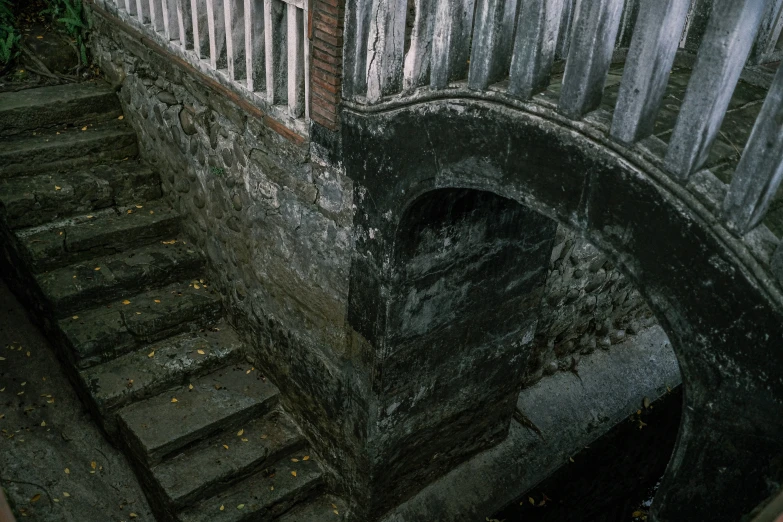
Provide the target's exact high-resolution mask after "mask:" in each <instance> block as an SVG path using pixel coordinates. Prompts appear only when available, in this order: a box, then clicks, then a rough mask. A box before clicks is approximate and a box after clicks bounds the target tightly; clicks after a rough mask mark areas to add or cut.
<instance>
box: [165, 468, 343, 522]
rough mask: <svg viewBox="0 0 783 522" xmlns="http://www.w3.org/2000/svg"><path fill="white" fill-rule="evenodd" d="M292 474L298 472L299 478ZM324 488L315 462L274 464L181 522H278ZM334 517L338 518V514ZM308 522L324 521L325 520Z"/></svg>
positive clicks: (188, 513)
mask: <svg viewBox="0 0 783 522" xmlns="http://www.w3.org/2000/svg"><path fill="white" fill-rule="evenodd" d="M292 472H296V476H294V475H293V474H292ZM322 485H323V476H322V473H321V470H320V469H319V467H318V464H317V463H316V462H314V461H313V459H310V460H306V461H303V460H301V459H299V462H291V460H290V459H288V458H285V459H281V460H279V461H277V462H276V463H274V464H273V465H272V466H270V468H269V469H268V470H267V471H266V472H264V471H261V472H259V473H256V474H255V475H252V476H250V477H248V478H247V479H245V480H243V481H241V482H238V483H237V484H235V485H233V486H232V487H230V488H229V489H227V490H225V491H223V492H222V493H220V494H218V495H215V496H214V497H211V498H207V499H205V500H202V501H201V502H199V503H198V504H195V505H193V506H191V507H189V508H187V509H186V510H184V511H183V512H182V513H180V514H179V517H178V518H179V521H180V522H244V521H250V520H254V521H255V520H275V517H278V516H280V515H282V514H283V513H285V512H287V511H289V510H290V509H291V508H292V507H294V506H296V505H297V504H299V503H300V502H305V501H307V500H308V499H309V498H311V497H313V496H315V495H316V494H317V493H318V491H319V489H320V488H321V487H322ZM221 506H223V509H222V510H221V509H220V508H221ZM332 517H333V518H335V519H337V517H336V516H335V515H334V514H332ZM326 520H330V519H326ZM308 522H322V519H312V520H311V521H308Z"/></svg>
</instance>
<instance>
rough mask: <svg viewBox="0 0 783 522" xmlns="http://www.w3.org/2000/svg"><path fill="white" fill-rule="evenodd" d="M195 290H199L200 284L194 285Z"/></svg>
mask: <svg viewBox="0 0 783 522" xmlns="http://www.w3.org/2000/svg"><path fill="white" fill-rule="evenodd" d="M193 288H195V289H196V290H199V289H200V288H201V287H200V286H199V285H198V284H194V285H193Z"/></svg>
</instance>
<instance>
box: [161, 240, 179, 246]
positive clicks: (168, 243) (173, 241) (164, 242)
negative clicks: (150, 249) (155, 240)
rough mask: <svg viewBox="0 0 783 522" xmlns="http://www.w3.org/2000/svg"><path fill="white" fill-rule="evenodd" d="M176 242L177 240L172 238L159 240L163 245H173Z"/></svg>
mask: <svg viewBox="0 0 783 522" xmlns="http://www.w3.org/2000/svg"><path fill="white" fill-rule="evenodd" d="M176 242H177V240H176V239H172V240H171V241H161V243H163V244H164V245H173V244H174V243H176Z"/></svg>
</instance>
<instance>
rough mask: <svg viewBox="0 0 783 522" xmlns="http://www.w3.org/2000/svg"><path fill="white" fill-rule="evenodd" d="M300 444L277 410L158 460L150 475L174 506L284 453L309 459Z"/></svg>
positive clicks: (176, 508)
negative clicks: (207, 441)
mask: <svg viewBox="0 0 783 522" xmlns="http://www.w3.org/2000/svg"><path fill="white" fill-rule="evenodd" d="M191 393H192V392H191ZM240 430H241V431H240ZM304 447H305V440H304V438H303V437H302V436H301V435H300V434H299V432H298V430H297V429H296V426H295V425H294V423H293V422H292V421H291V420H290V418H289V417H288V416H287V415H285V414H284V413H283V412H282V411H280V410H279V409H276V410H273V411H271V412H270V413H268V414H267V415H265V416H263V417H259V418H257V419H253V420H250V421H249V422H247V423H245V424H242V425H241V427H240V429H239V430H233V429H232V430H224V431H222V432H220V434H219V435H217V436H215V437H213V438H212V439H210V441H209V443H207V444H205V445H203V446H202V447H199V448H194V449H193V450H191V451H188V452H185V453H182V454H180V455H177V456H176V457H174V458H172V459H170V460H167V461H164V462H162V463H161V464H158V465H157V466H155V467H154V468H152V475H153V477H154V478H155V482H156V483H157V484H158V486H159V487H160V491H161V493H162V497H163V500H164V502H165V503H166V505H167V507H168V508H169V510H171V511H179V510H181V509H182V508H184V507H186V506H189V505H192V504H193V503H195V502H197V501H198V500H200V499H203V498H206V497H210V496H212V495H214V494H216V493H218V492H219V491H221V490H223V489H225V488H226V487H227V486H230V485H231V484H233V483H236V482H238V481H239V480H242V479H243V478H245V477H247V476H249V475H251V474H253V473H254V472H256V471H258V470H261V469H264V468H267V469H269V466H271V465H272V464H274V463H275V462H276V461H278V460H281V459H283V457H286V456H287V457H288V459H289V461H290V459H292V458H294V459H298V460H301V459H304V458H308V459H309V458H310V456H309V454H308V452H307V451H304Z"/></svg>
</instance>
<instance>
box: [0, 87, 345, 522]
mask: <svg viewBox="0 0 783 522" xmlns="http://www.w3.org/2000/svg"><path fill="white" fill-rule="evenodd" d="M137 154H138V150H137V142H136V136H135V133H134V131H133V129H132V128H131V127H130V126H129V125H128V124H127V123H126V122H125V121H124V119H123V116H122V111H121V107H120V104H119V101H118V99H117V97H116V95H115V94H114V92H112V91H111V89H110V88H109V87H108V86H106V85H104V84H100V83H88V84H80V85H64V86H56V87H46V88H40V89H34V90H28V91H21V92H17V93H3V94H0V229H2V243H0V245H2V247H3V254H4V257H5V259H3V260H2V265H3V273H4V277H7V278H8V279H10V281H9V283H10V284H11V285H12V287H15V288H16V290H17V291H18V293H20V294H24V295H25V296H26V300H27V301H28V305H29V306H32V307H34V308H36V309H37V311H38V312H39V313H38V314H37V315H39V316H40V318H41V320H42V324H43V327H44V328H45V329H46V330H47V333H48V334H49V336H50V338H52V339H53V340H54V342H55V344H56V345H57V349H58V350H59V351H60V352H61V353H60V355H61V356H62V357H61V358H62V359H64V360H66V362H67V363H68V364H69V366H70V368H69V370H70V373H71V375H72V376H73V377H74V380H75V381H76V382H77V387H78V388H79V392H80V393H81V395H82V397H83V398H84V400H85V402H86V403H87V404H88V406H89V407H90V408H91V409H92V410H93V412H94V413H95V417H96V419H97V420H98V421H99V422H100V423H101V425H102V426H103V427H104V428H105V430H106V432H107V433H108V434H109V436H110V438H111V439H112V440H113V441H114V442H115V443H116V444H118V445H119V446H121V447H123V448H124V449H125V450H126V452H127V454H128V456H129V458H130V459H131V461H132V462H133V463H134V466H135V468H136V470H137V474H138V476H139V477H140V479H141V481H142V483H143V485H144V487H145V490H146V492H147V496H148V498H149V499H150V502H151V503H152V505H153V507H154V509H155V511H156V513H157V514H158V518H159V519H160V520H166V521H169V520H170V521H175V520H176V521H181V522H186V521H187V522H196V521H204V522H206V521H210V522H212V521H232V522H233V521H237V522H238V521H243V520H265V521H266V520H269V521H272V520H280V521H284V522H295V521H301V522H304V521H320V520H343V519H344V516H345V515H344V513H343V511H344V509H342V504H341V502H340V501H339V500H338V499H336V498H334V497H331V496H330V495H328V494H327V493H326V492H325V477H324V474H323V472H322V470H321V468H320V467H319V465H318V463H317V462H316V461H315V459H314V458H311V456H310V452H309V449H308V446H307V444H306V441H305V439H304V438H303V437H302V435H301V434H300V432H299V430H298V428H297V426H296V425H295V424H294V423H293V421H292V420H291V419H290V418H289V417H288V415H287V414H286V413H285V412H284V411H283V410H282V409H281V406H280V404H279V400H278V399H279V392H278V390H277V388H276V387H275V386H274V385H273V384H272V383H270V382H268V381H266V379H264V377H263V376H261V375H260V374H259V372H258V371H257V370H255V369H254V368H252V367H251V366H250V365H248V364H247V363H245V362H244V350H245V348H244V346H243V343H242V342H241V341H240V340H239V338H238V337H237V335H236V333H235V332H234V330H233V329H232V327H231V326H230V325H229V324H227V323H226V322H225V320H224V319H223V317H222V307H221V301H220V299H219V296H218V295H216V294H214V293H213V292H212V290H211V288H210V286H211V285H210V284H209V280H208V278H207V275H206V269H205V263H204V258H203V257H202V255H201V253H200V252H199V251H198V250H197V249H196V248H195V246H194V245H192V244H191V243H190V242H189V241H188V240H187V239H186V238H184V237H183V236H181V235H180V226H179V216H178V215H177V213H176V212H175V211H174V210H173V209H172V208H171V206H170V205H169V204H168V203H167V202H166V201H165V200H164V199H162V194H161V190H160V182H159V177H158V174H157V173H156V172H154V171H153V170H151V169H150V168H148V167H147V166H145V165H144V164H143V163H142V162H141V161H140V160H139V159H138V157H137Z"/></svg>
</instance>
